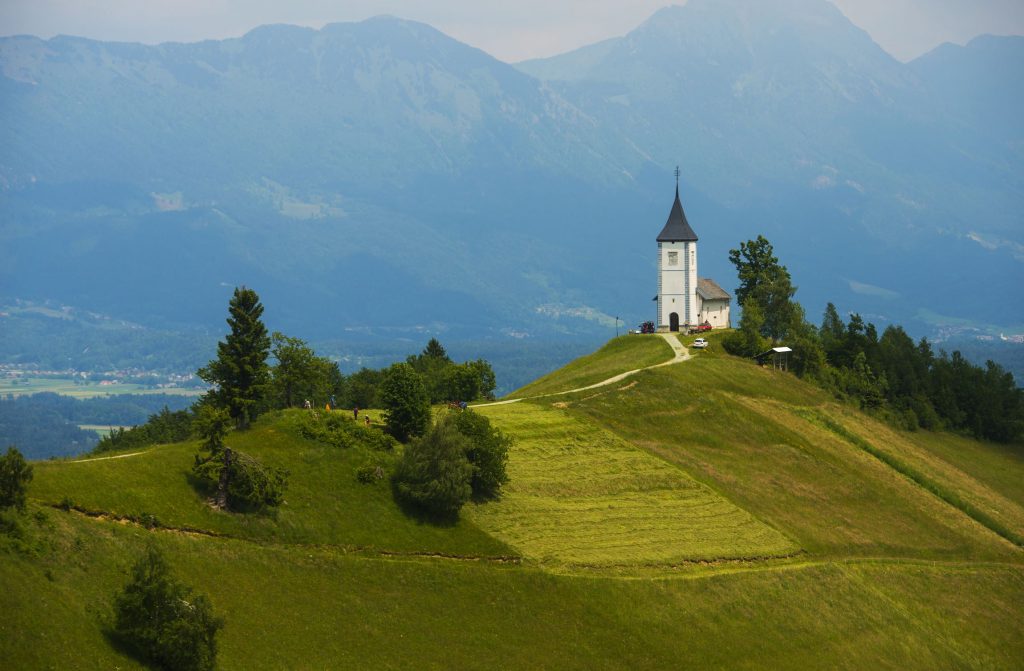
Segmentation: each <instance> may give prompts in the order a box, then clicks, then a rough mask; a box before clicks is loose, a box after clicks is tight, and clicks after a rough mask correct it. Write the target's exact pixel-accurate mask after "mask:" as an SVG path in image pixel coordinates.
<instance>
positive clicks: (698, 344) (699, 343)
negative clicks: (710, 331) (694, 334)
mask: <svg viewBox="0 0 1024 671" xmlns="http://www.w3.org/2000/svg"><path fill="white" fill-rule="evenodd" d="M707 346H708V341H707V340H705V339H704V338H697V339H696V340H694V341H693V347H694V348H695V349H704V348H705V347H707Z"/></svg>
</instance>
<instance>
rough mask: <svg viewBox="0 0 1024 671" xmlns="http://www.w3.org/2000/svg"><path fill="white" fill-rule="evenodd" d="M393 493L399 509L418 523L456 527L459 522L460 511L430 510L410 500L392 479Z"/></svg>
mask: <svg viewBox="0 0 1024 671" xmlns="http://www.w3.org/2000/svg"><path fill="white" fill-rule="evenodd" d="M391 495H392V496H393V497H394V499H395V503H396V504H397V505H398V509H399V510H401V511H402V514H404V515H405V516H406V517H408V518H409V519H411V520H413V521H414V522H416V523H417V524H429V525H430V526H433V527H445V528H450V527H454V526H455V525H456V524H458V523H459V513H458V512H455V513H439V512H437V511H434V510H429V509H427V508H424V507H423V506H421V505H419V504H417V503H415V502H414V501H409V500H408V499H406V498H405V497H403V496H402V494H401V493H400V492H399V491H398V485H397V483H396V482H395V481H394V480H392V481H391Z"/></svg>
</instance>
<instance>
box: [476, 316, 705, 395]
mask: <svg viewBox="0 0 1024 671" xmlns="http://www.w3.org/2000/svg"><path fill="white" fill-rule="evenodd" d="M658 335H660V336H661V337H662V338H664V339H665V342H667V343H668V346H669V347H671V348H672V352H673V356H672V358H671V359H669V360H668V361H663V362H661V363H656V364H654V365H653V366H644V367H643V368H636V369H634V370H627V371H626V372H625V373H619V374H618V375H614V376H612V377H610V378H608V379H607V380H602V381H601V382H597V383H595V384H591V385H587V386H586V387H578V388H576V389H567V390H566V391H556V392H552V393H549V394H538V395H536V396H525V397H523V398H511V399H508V400H506V401H494V402H493V403H477V404H474V405H471V406H470V407H471V408H487V407H490V406H493V405H508V404H510V403H519V402H520V401H526V400H529V399H531V398H546V397H548V396H561V395H562V394H575V393H576V392H578V391H589V390H590V389H597V388H598V387H604V386H607V385H609V384H615V383H616V382H621V381H623V380H625V379H626V378H627V377H629V376H630V375H635V374H636V373H639V372H640V371H642V370H649V369H651V368H660V367H661V366H671V365H672V364H677V363H682V362H683V361H686V360H687V359H690V358H692V355H691V354H690V352H689V350H687V349H686V348H685V347H683V343H681V342H679V338H677V337H676V336H675V334H673V333H659V334H658Z"/></svg>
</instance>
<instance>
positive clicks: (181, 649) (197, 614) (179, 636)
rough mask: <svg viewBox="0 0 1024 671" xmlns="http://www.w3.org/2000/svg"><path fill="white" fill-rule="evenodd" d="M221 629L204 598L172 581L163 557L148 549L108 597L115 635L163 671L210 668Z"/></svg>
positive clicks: (188, 670) (218, 619) (221, 623)
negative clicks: (112, 613)
mask: <svg viewBox="0 0 1024 671" xmlns="http://www.w3.org/2000/svg"><path fill="white" fill-rule="evenodd" d="M223 626H224V622H223V621H222V620H221V619H220V618H218V617H217V616H215V615H214V613H213V608H212V606H211V605H210V602H209V600H208V599H207V598H206V597H205V596H203V595H201V594H200V595H193V594H192V590H191V588H189V587H187V586H185V585H183V584H182V583H180V582H178V581H177V580H175V579H174V577H173V576H172V575H171V571H170V567H169V566H168V564H167V561H166V560H165V559H164V557H163V554H161V553H160V551H159V550H157V549H156V548H155V547H154V546H152V545H151V546H149V547H148V548H147V549H146V552H145V554H144V555H143V556H142V557H140V558H139V559H138V561H136V562H135V564H134V565H133V566H132V567H131V569H130V578H129V580H128V583H127V584H126V585H125V586H124V589H123V590H122V591H121V592H119V593H118V594H117V595H116V596H115V598H114V625H113V628H114V632H115V634H116V635H117V636H118V637H119V638H121V639H122V640H124V641H125V642H126V643H127V644H128V645H130V646H131V647H132V648H134V649H135V650H136V651H137V652H138V653H139V654H140V656H142V657H143V658H145V659H147V660H149V661H152V662H153V663H154V664H156V665H157V666H159V667H161V668H164V669H169V670H172V671H209V670H212V669H213V668H214V667H215V666H216V661H217V632H218V631H219V630H220V629H221V628H223Z"/></svg>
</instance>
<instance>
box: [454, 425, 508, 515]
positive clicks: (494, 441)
mask: <svg viewBox="0 0 1024 671" xmlns="http://www.w3.org/2000/svg"><path fill="white" fill-rule="evenodd" d="M444 421H446V422H451V423H452V424H453V425H454V426H455V428H456V430H457V431H458V432H459V433H461V434H462V435H463V436H465V437H466V438H468V439H469V442H470V445H469V447H468V448H467V450H466V458H467V459H468V460H469V463H470V464H472V465H473V478H472V480H471V483H470V484H471V486H472V489H473V496H474V498H477V499H489V498H494V497H496V496H497V495H498V491H499V490H500V489H501V486H502V485H503V484H505V483H506V482H508V473H507V472H506V470H505V465H506V464H507V463H508V451H509V448H511V447H512V439H511V438H510V437H509V436H506V435H505V434H504V433H502V432H501V430H500V429H498V428H497V427H494V426H491V421H490V420H489V419H487V418H486V417H484V416H483V415H480V414H477V413H475V412H473V411H472V410H465V411H462V412H455V413H451V414H449V415H448V416H447V417H446V418H445V420H444Z"/></svg>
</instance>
